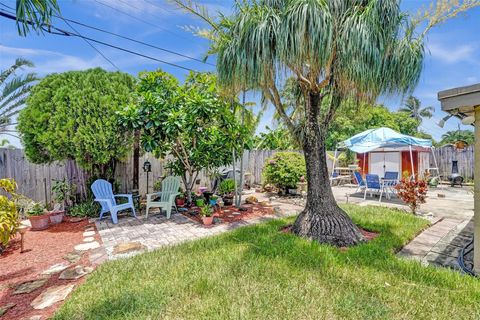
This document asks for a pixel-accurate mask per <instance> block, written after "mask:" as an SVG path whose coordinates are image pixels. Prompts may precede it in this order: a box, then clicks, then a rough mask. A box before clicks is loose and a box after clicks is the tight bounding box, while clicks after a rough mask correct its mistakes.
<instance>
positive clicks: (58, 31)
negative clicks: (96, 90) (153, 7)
mask: <svg viewBox="0 0 480 320" xmlns="http://www.w3.org/2000/svg"><path fill="white" fill-rule="evenodd" d="M0 10H1V11H0V16H2V17H5V18H7V19H10V20H14V21H17V17H16V16H15V15H13V14H10V13H8V12H6V11H5V10H3V9H0ZM18 21H21V22H26V23H28V24H30V25H34V23H33V22H32V21H30V20H23V19H18ZM41 27H42V30H43V31H45V32H48V33H50V34H56V35H61V36H73V37H79V38H83V39H87V40H90V41H92V42H95V43H99V44H102V45H104V46H107V47H111V48H114V49H117V50H121V51H124V52H128V53H130V54H133V55H137V56H140V57H143V58H146V59H150V60H153V61H157V62H160V63H163V64H167V65H170V66H172V67H176V68H179V69H183V70H186V71H192V72H198V71H196V70H193V69H190V68H187V67H184V66H181V65H178V64H175V63H172V62H168V61H165V60H161V59H157V58H154V57H152V56H148V55H145V54H142V53H139V52H136V51H132V50H129V49H125V48H122V47H119V46H116V45H113V44H109V43H106V42H104V41H100V40H96V39H93V38H90V37H86V36H82V35H80V34H78V33H72V32H69V31H65V30H63V29H60V28H57V27H55V26H53V25H42V26H41Z"/></svg>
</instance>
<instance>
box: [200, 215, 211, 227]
mask: <svg viewBox="0 0 480 320" xmlns="http://www.w3.org/2000/svg"><path fill="white" fill-rule="evenodd" d="M202 222H203V225H205V226H209V225H211V224H212V223H213V216H210V217H202Z"/></svg>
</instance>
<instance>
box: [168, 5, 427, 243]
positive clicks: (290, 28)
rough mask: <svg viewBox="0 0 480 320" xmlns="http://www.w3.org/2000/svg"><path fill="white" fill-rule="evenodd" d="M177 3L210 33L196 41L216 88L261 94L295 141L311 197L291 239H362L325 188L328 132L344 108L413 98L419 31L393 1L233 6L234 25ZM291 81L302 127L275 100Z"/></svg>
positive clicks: (419, 63)
mask: <svg viewBox="0 0 480 320" xmlns="http://www.w3.org/2000/svg"><path fill="white" fill-rule="evenodd" d="M175 1H176V2H177V4H178V5H179V7H181V8H183V9H184V10H186V11H188V12H190V13H193V14H194V15H196V16H198V17H200V18H201V19H203V21H204V22H207V23H208V24H209V25H210V27H211V29H210V30H207V31H206V30H203V29H202V30H201V32H200V34H201V35H204V36H206V37H208V39H210V40H211V47H210V51H209V53H210V54H216V55H217V60H216V61H217V73H218V77H219V83H220V84H221V85H223V86H224V87H227V88H235V87H238V86H240V87H242V88H253V89H257V90H260V91H261V92H262V95H263V96H264V97H265V98H266V99H268V100H269V101H270V103H272V104H273V106H274V107H275V109H276V112H277V113H278V114H279V116H280V118H281V121H282V122H283V124H284V125H285V126H286V127H287V128H288V129H289V131H290V134H292V135H293V136H294V137H295V138H296V140H298V141H300V142H301V145H302V148H303V150H304V154H305V160H306V166H307V181H308V193H307V202H306V206H305V209H304V210H303V211H302V213H301V214H300V215H299V216H298V218H297V219H296V221H295V224H294V226H293V228H292V231H293V232H294V233H296V234H297V235H300V236H303V237H306V238H309V239H314V240H318V241H320V242H326V243H331V244H334V245H338V246H350V245H354V244H356V243H358V242H359V241H361V240H363V236H362V235H361V233H360V231H359V230H358V228H357V227H356V226H355V224H354V223H353V222H352V221H351V219H350V218H349V217H348V215H347V214H346V213H345V212H344V211H343V210H342V209H340V207H339V206H338V205H337V203H336V201H335V198H334V196H333V193H332V190H331V188H330V179H329V178H330V177H329V174H328V168H327V161H326V147H325V139H326V136H327V132H328V129H329V125H330V123H331V121H332V119H333V117H334V115H335V111H336V110H337V109H338V107H339V106H340V104H341V103H342V102H343V101H345V100H346V99H351V98H356V99H363V100H369V101H372V100H375V99H376V97H378V96H379V95H380V94H398V93H402V94H403V93H410V92H412V91H413V89H414V88H415V85H416V84H417V82H418V79H419V77H420V73H421V70H422V63H423V57H424V46H423V39H424V33H421V34H420V35H419V36H417V34H416V33H415V31H414V27H415V26H416V23H411V22H412V21H411V18H410V16H409V15H408V14H406V13H404V12H402V11H401V10H400V7H399V4H398V1H397V0H364V1H352V0H350V1H345V0H330V1H326V0H295V1H292V0H257V1H236V2H235V8H234V10H233V12H234V13H233V15H232V16H229V17H227V16H225V15H222V14H219V16H218V17H217V18H215V17H212V16H210V15H209V13H208V11H207V10H206V8H205V7H202V6H201V5H199V4H197V3H194V2H192V1H191V0H175ZM427 25H428V28H431V26H432V24H431V23H428V24H427ZM289 77H294V79H295V80H296V84H297V86H298V88H299V89H300V91H301V96H302V99H300V100H299V102H298V103H299V104H297V105H294V106H293V108H294V109H295V108H296V107H298V106H299V105H300V106H301V107H302V109H301V110H302V112H301V113H300V114H302V115H303V116H302V119H301V121H294V120H292V118H291V116H292V115H293V114H295V110H288V108H289V106H286V105H285V103H284V101H282V98H281V92H280V90H279V88H282V87H283V86H284V84H285V79H287V78H289Z"/></svg>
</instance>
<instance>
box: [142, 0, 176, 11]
mask: <svg viewBox="0 0 480 320" xmlns="http://www.w3.org/2000/svg"><path fill="white" fill-rule="evenodd" d="M143 1H144V2H146V3H148V4H150V5H152V6H154V7H157V8H159V9H160V10H163V11H165V12H168V13H176V12H174V11H172V10H169V9H166V8H164V7H161V6H160V5H158V4H156V3H155V2H153V1H150V0H143Z"/></svg>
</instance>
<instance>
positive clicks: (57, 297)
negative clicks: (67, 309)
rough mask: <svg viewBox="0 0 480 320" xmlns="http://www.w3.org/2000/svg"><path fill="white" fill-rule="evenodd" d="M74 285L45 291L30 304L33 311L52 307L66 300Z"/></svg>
mask: <svg viewBox="0 0 480 320" xmlns="http://www.w3.org/2000/svg"><path fill="white" fill-rule="evenodd" d="M74 286H75V285H73V284H67V285H62V286H55V287H50V288H48V289H47V290H45V291H43V292H42V293H41V294H40V295H39V296H38V297H36V298H35V300H33V301H32V303H30V306H32V307H33V309H36V310H41V309H45V308H48V307H50V306H51V305H53V304H54V303H57V302H59V301H63V300H65V298H66V297H67V296H68V294H69V293H70V292H72V290H73V287H74Z"/></svg>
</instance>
